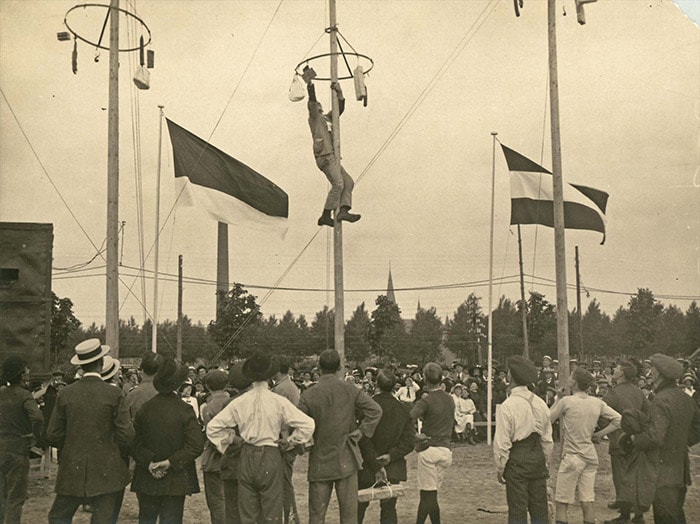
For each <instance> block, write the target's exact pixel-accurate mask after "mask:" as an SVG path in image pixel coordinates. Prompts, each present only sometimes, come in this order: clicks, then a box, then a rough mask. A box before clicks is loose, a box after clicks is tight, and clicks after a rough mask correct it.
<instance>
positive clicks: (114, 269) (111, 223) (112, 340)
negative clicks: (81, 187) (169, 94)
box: [105, 0, 119, 358]
mask: <svg viewBox="0 0 700 524" xmlns="http://www.w3.org/2000/svg"><path fill="white" fill-rule="evenodd" d="M107 142H108V145H107V255H106V262H107V278H106V281H107V282H106V313H105V344H107V345H108V346H109V347H110V348H111V349H112V355H114V357H115V358H118V357H119V261H118V257H119V0H111V2H110V5H109V115H108V129H107Z"/></svg>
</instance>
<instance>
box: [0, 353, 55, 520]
mask: <svg viewBox="0 0 700 524" xmlns="http://www.w3.org/2000/svg"><path fill="white" fill-rule="evenodd" d="M28 372H29V368H27V363H26V362H25V361H24V359H22V358H20V357H18V356H16V355H10V356H9V357H7V358H6V359H5V361H4V362H3V363H2V385H1V387H0V522H20V519H21V517H22V505H23V504H24V501H25V499H26V498H27V483H28V477H29V450H30V448H31V446H32V438H34V439H35V440H37V439H38V438H39V437H40V436H41V428H42V424H43V420H44V419H43V416H42V414H41V411H40V410H39V406H38V405H37V403H36V400H34V398H32V394H31V393H30V392H29V391H27V390H26V389H24V387H23V382H24V379H25V378H26V376H27V373H28Z"/></svg>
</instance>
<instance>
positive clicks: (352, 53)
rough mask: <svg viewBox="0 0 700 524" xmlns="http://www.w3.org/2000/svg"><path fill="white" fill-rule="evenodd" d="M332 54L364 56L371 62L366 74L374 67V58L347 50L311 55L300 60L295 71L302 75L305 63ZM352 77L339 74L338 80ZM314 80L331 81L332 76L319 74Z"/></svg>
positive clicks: (365, 71) (363, 57)
mask: <svg viewBox="0 0 700 524" xmlns="http://www.w3.org/2000/svg"><path fill="white" fill-rule="evenodd" d="M331 56H354V57H356V58H358V59H359V58H362V59H364V60H367V62H369V67H368V68H367V69H365V70H364V71H363V73H364V74H365V75H366V74H367V73H369V72H370V71H371V70H372V69H373V68H374V60H372V59H371V58H370V57H368V56H367V55H363V54H362V53H355V52H354V51H345V52H343V53H338V52H336V53H323V54H322V55H316V56H312V57H310V58H307V59H305V60H302V61H301V62H299V63H298V64H297V65H296V67H295V68H294V72H295V73H296V74H297V75H299V76H301V75H302V73H303V71H302V70H301V69H300V68H301V67H302V66H303V65H308V64H309V63H310V62H312V61H313V60H318V59H320V58H328V57H331ZM351 78H352V75H348V76H339V77H338V80H350V79H351ZM314 80H315V81H325V82H329V81H331V78H330V77H321V76H317V77H316V78H314Z"/></svg>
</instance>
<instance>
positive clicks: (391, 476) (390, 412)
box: [358, 391, 415, 488]
mask: <svg viewBox="0 0 700 524" xmlns="http://www.w3.org/2000/svg"><path fill="white" fill-rule="evenodd" d="M372 400H374V401H375V402H376V403H377V404H379V407H381V408H382V418H381V419H380V420H379V425H378V426H377V428H376V429H375V430H374V435H373V436H372V438H367V437H363V438H362V440H360V450H361V451H362V458H363V459H364V467H363V469H362V470H361V471H360V472H359V473H358V480H359V485H360V488H365V487H370V486H371V485H372V484H374V474H375V473H376V472H377V471H379V470H380V469H381V466H380V465H379V463H378V462H377V457H378V456H380V455H385V454H387V453H388V454H389V456H390V458H391V462H389V464H387V465H386V466H385V469H386V476H387V479H388V480H389V482H391V483H392V484H396V483H398V482H401V481H405V480H406V479H407V476H406V459H405V458H404V457H405V456H406V455H408V454H409V453H410V452H411V451H413V446H414V440H413V438H414V435H415V431H414V429H413V424H412V422H411V415H410V413H409V411H408V408H407V407H406V406H404V405H403V404H402V403H401V402H399V401H398V400H396V398H394V396H393V395H392V394H391V393H386V392H384V391H381V392H380V393H377V394H376V395H375V396H374V397H372Z"/></svg>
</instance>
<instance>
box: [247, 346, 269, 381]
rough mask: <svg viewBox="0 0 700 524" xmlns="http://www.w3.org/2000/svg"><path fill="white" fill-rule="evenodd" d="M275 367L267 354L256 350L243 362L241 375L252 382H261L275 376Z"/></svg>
mask: <svg viewBox="0 0 700 524" xmlns="http://www.w3.org/2000/svg"><path fill="white" fill-rule="evenodd" d="M277 367H278V366H277V364H276V363H275V362H274V361H273V359H272V358H270V356H269V355H266V354H264V353H260V352H256V353H253V355H252V356H251V357H250V358H249V359H248V360H246V361H245V363H244V364H243V375H245V377H246V378H247V379H248V380H250V381H252V382H262V381H265V380H269V379H271V378H272V377H273V376H275V373H277Z"/></svg>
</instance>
